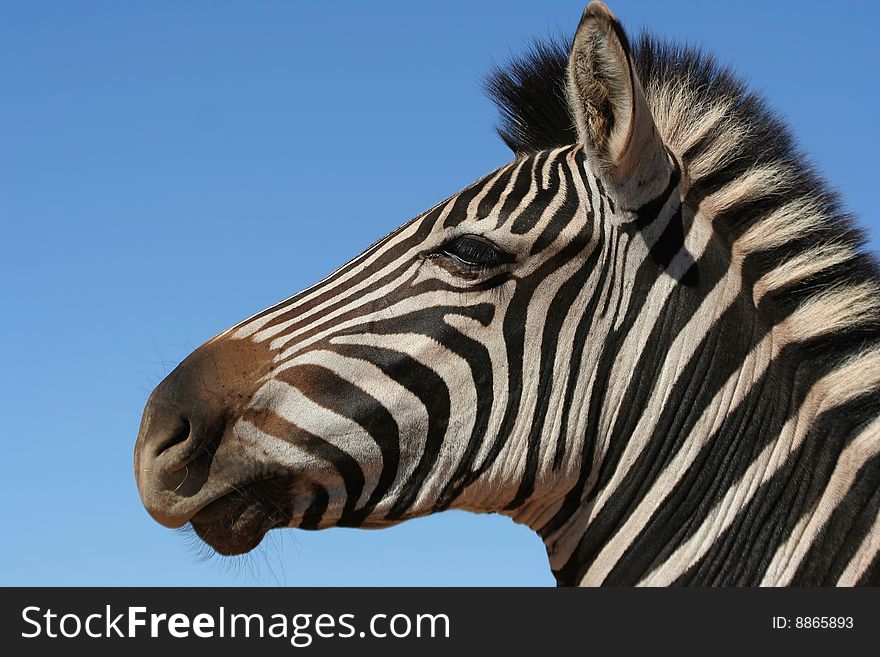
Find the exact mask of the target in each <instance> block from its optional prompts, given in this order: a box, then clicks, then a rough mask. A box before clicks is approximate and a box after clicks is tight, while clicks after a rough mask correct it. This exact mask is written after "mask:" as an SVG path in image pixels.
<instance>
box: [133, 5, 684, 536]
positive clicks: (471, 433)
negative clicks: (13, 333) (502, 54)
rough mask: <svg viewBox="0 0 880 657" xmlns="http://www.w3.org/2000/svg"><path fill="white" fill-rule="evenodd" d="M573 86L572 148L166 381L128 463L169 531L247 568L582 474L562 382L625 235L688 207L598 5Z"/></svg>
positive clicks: (528, 159) (525, 160)
mask: <svg viewBox="0 0 880 657" xmlns="http://www.w3.org/2000/svg"><path fill="white" fill-rule="evenodd" d="M567 81H568V88H567V94H568V99H569V102H570V112H571V115H572V116H574V117H575V120H576V125H577V137H578V138H579V139H578V141H579V144H578V145H575V144H574V143H571V144H563V145H560V146H559V147H558V148H554V149H550V150H547V149H544V150H538V151H535V152H528V151H525V152H521V153H520V154H519V156H518V157H517V158H516V159H515V160H514V161H513V162H511V163H510V164H508V165H506V166H504V167H502V168H500V169H498V170H497V171H495V172H493V173H491V174H489V175H488V176H486V177H485V178H483V179H482V180H480V181H478V182H476V183H474V184H472V185H471V186H469V187H468V188H466V189H464V190H463V191H461V192H460V193H458V194H456V195H454V196H453V197H451V198H450V199H448V200H446V201H444V202H442V203H440V204H438V205H437V206H435V207H434V208H432V209H431V210H429V211H428V212H426V213H424V214H422V215H420V216H418V217H416V218H415V219H413V220H412V221H410V222H408V223H406V224H404V225H403V226H401V227H400V228H399V229H397V230H396V231H394V232H393V233H392V234H390V235H388V236H387V237H385V238H384V239H382V240H380V241H379V242H377V243H376V244H375V245H373V246H372V247H370V248H369V249H367V250H366V251H365V252H364V253H362V254H361V255H360V256H358V257H356V258H355V259H354V260H352V261H351V262H349V263H348V264H346V265H344V266H343V267H342V268H340V269H339V270H338V271H336V272H335V273H333V274H332V275H330V276H329V277H327V278H326V279H324V280H323V281H321V282H319V283H317V284H316V285H314V286H312V287H310V288H308V289H306V290H305V291H303V292H300V293H299V294H297V295H295V296H293V297H291V298H290V299H288V300H286V301H283V302H281V303H279V304H277V305H276V306H274V307H272V308H269V309H268V310H265V311H263V312H261V313H259V314H257V315H256V316H254V317H252V318H250V319H248V320H246V321H244V322H242V323H241V324H239V325H237V326H235V327H233V328H231V329H229V330H227V331H226V332H224V333H222V334H221V335H219V336H218V337H216V338H214V339H213V340H211V341H209V342H208V343H207V344H205V345H203V346H201V347H200V348H198V349H197V350H196V351H195V352H194V353H192V354H191V355H190V356H189V357H188V358H186V359H185V360H184V361H183V362H182V363H181V364H180V365H179V366H178V367H177V368H176V369H175V370H174V371H173V372H172V373H171V374H170V375H169V376H168V377H167V378H166V379H165V380H164V381H162V382H161V384H160V385H159V386H158V387H157V388H156V389H155V391H154V392H153V393H152V395H151V397H150V399H149V402H148V404H147V407H146V410H145V412H144V418H143V422H142V425H141V430H140V435H139V437H138V441H137V446H136V451H135V471H136V475H137V481H138V486H139V489H140V493H141V496H142V499H143V502H144V504H145V505H146V508H147V509H148V510H149V512H150V513H151V514H152V515H153V517H154V518H155V519H156V520H158V521H159V522H160V523H162V524H164V525H167V526H171V527H175V526H180V525H183V524H185V523H192V525H193V527H194V528H195V530H196V532H197V533H198V534H199V536H201V537H202V538H203V539H204V540H205V541H206V542H208V543H209V544H211V545H212V546H213V547H214V548H215V549H216V550H218V551H219V552H221V553H238V552H244V551H247V550H249V549H251V548H252V547H254V546H255V545H256V544H257V543H258V542H259V541H260V539H261V538H262V537H263V535H264V534H265V532H266V531H267V530H268V529H270V528H273V527H278V526H295V527H305V528H319V527H327V526H331V525H342V526H364V527H367V526H369V527H378V526H384V525H388V524H392V523H395V522H398V521H401V520H404V519H407V518H411V517H415V516H421V515H424V514H428V513H431V512H435V511H439V510H442V509H446V508H463V509H469V510H473V511H479V512H491V511H503V510H505V509H507V510H511V511H514V510H517V509H521V508H522V507H523V505H524V503H526V502H527V501H531V500H539V501H546V500H549V499H552V497H553V495H554V494H557V493H556V491H557V490H558V489H559V488H560V486H563V485H564V484H565V483H566V479H571V478H572V477H576V471H577V467H578V466H579V463H578V458H577V456H576V455H574V454H572V453H570V452H571V450H567V449H565V445H564V440H565V438H564V437H563V433H564V431H565V429H567V427H563V426H561V424H560V423H561V421H562V419H563V418H564V417H565V416H566V415H568V414H571V413H572V409H579V408H580V407H581V405H582V402H583V400H582V399H581V398H580V397H581V396H582V394H583V391H582V390H580V389H578V388H577V387H576V386H574V385H569V386H565V385H562V384H563V383H565V380H566V378H567V377H568V370H569V367H570V363H571V362H572V361H573V360H577V359H579V358H581V357H582V356H583V353H582V349H580V348H579V347H581V346H582V344H583V342H584V341H588V340H601V338H598V337H596V336H597V333H598V332H599V331H600V330H603V329H602V326H600V325H605V324H608V323H609V322H610V321H611V318H612V317H613V314H614V313H613V308H614V307H616V306H619V305H621V304H622V303H623V304H625V300H622V297H625V296H626V295H627V294H628V290H627V286H626V284H625V282H624V273H623V272H622V271H616V268H617V267H618V266H619V265H622V263H623V262H624V261H625V260H626V258H625V257H624V256H623V252H624V251H625V250H626V249H627V248H630V249H632V250H645V249H646V246H645V245H644V244H642V245H641V246H637V245H630V246H629V247H627V245H625V244H624V242H626V243H628V242H629V239H628V237H627V235H628V234H630V233H632V232H633V231H638V226H639V225H640V224H645V223H646V222H647V223H650V222H652V221H653V220H655V219H656V218H658V217H660V216H661V215H663V214H664V213H667V214H674V213H675V212H676V211H677V210H678V208H679V207H680V204H679V194H678V187H677V184H678V175H677V171H678V170H677V165H676V163H675V161H674V159H673V158H672V157H671V156H670V155H669V154H668V152H667V151H666V149H665V147H664V144H663V142H662V141H661V139H660V138H659V136H658V133H657V131H656V129H655V127H654V123H653V120H652V117H651V112H650V111H649V109H648V107H647V104H646V101H645V98H644V94H643V91H642V89H641V86H640V83H639V80H638V78H637V77H636V75H635V73H634V70H633V67H632V64H631V62H630V54H629V47H628V44H627V40H626V37H625V36H624V34H623V32H622V30H621V29H620V27H619V25H618V23H617V22H616V21H615V19H614V18H613V17H612V15H611V14H610V13H609V12H608V11H607V9H605V7H604V6H603V5H601V4H598V3H594V4H592V5H590V7H589V8H588V9H587V11H586V12H585V13H584V17H583V20H582V22H581V25H580V28H579V30H578V32H577V36H576V38H575V40H574V46H573V48H572V50H571V57H570V65H569V71H568V78H567ZM572 142H574V140H572ZM631 229H632V230H631ZM615 233H617V234H615ZM672 255H675V254H674V253H673V254H672ZM660 273H662V271H659V270H658V274H660ZM682 273H683V270H682ZM605 328H607V326H606V327H605ZM542 336H543V341H542ZM535 345H541V347H540V348H538V349H536V348H535ZM590 366H591V363H589V362H583V363H582V368H584V369H589V368H590ZM574 383H575V377H572V384H574ZM563 404H566V405H567V407H566V408H565V409H563ZM551 433H552V434H554V436H558V439H557V442H556V443H555V444H551V445H549V446H546V449H551V450H555V453H554V454H550V455H549V456H550V458H549V459H547V458H546V457H547V454H544V453H540V454H539V453H538V451H537V450H535V449H534V447H531V448H530V444H531V443H534V442H535V441H537V440H538V439H539V438H542V439H543V438H544V436H545V435H547V434H551ZM569 440H571V438H569ZM539 461H541V463H539Z"/></svg>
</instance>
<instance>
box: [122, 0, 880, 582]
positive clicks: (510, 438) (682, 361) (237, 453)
mask: <svg viewBox="0 0 880 657" xmlns="http://www.w3.org/2000/svg"><path fill="white" fill-rule="evenodd" d="M487 89H488V92H489V95H490V96H491V97H492V99H493V100H494V101H495V102H496V104H497V105H498V107H499V110H500V114H501V122H500V125H499V128H498V132H499V134H500V136H501V138H502V139H503V141H504V142H505V143H506V144H507V145H508V146H509V147H510V149H511V150H512V151H513V153H514V159H513V160H512V161H511V162H510V163H508V164H506V165H505V166H502V167H501V168H499V169H497V170H496V171H494V172H492V173H490V174H488V175H487V176H485V177H484V178H482V179H480V180H478V181H477V182H475V183H473V184H472V185H470V186H468V187H466V188H465V189H463V190H462V191H460V192H458V193H456V194H454V195H453V196H452V197H450V198H449V199H447V200H445V201H442V202H441V203H439V204H437V205H436V206H434V207H433V208H431V209H429V210H427V211H426V212H424V213H423V214H421V215H419V216H417V217H416V218H414V219H412V220H411V221H409V222H407V223H405V224H403V225H402V226H401V227H399V228H398V229H396V230H394V231H393V232H392V233H390V234H389V235H387V236H386V237H384V238H382V239H380V240H379V241H378V242H376V243H375V244H373V245H372V246H370V247H369V248H367V249H366V250H365V251H364V252H363V253H362V254H361V255H359V256H357V257H355V258H354V259H353V260H351V261H350V262H349V263H347V264H345V265H344V266H342V267H341V268H340V269H338V270H337V271H335V272H334V273H333V274H331V275H329V276H328V277H326V278H325V279H323V280H321V281H319V282H318V283H316V284H315V285H313V286H312V287H309V288H307V289H306V290H304V291H302V292H300V293H298V294H296V295H294V296H292V297H290V298H289V299H287V300H285V301H282V302H280V303H278V304H276V305H274V306H272V307H270V308H268V309H267V310H264V311H262V312H260V313H258V314H256V315H254V316H252V317H250V318H249V319H246V320H244V321H243V322H241V323H239V324H237V325H235V326H233V327H232V328H230V329H228V330H226V331H224V332H223V333H220V334H219V335H218V336H216V337H215V338H213V339H211V340H210V341H208V342H207V343H205V344H204V345H202V346H201V347H199V348H198V349H196V350H195V351H194V352H193V353H192V354H190V355H189V356H188V357H187V358H186V359H185V360H184V361H183V362H182V363H181V364H180V365H179V366H178V367H177V368H176V369H175V370H174V371H173V372H172V373H171V374H170V375H168V377H166V378H165V379H164V380H163V381H162V382H161V383H160V384H159V385H158V386H157V387H156V388H155V390H154V391H153V392H152V394H151V395H150V397H149V400H148V401H147V404H146V408H145V410H144V415H143V419H142V422H141V426H140V430H139V433H138V437H137V441H136V445H135V454H134V470H135V476H136V480H137V485H138V489H139V492H140V496H141V499H142V502H143V504H144V506H145V508H146V509H147V511H148V512H149V513H150V515H152V517H153V518H154V519H155V520H156V521H158V522H159V523H160V524H162V525H165V526H168V527H180V526H183V525H186V524H187V523H189V524H190V525H192V527H193V529H194V530H195V532H196V534H197V535H198V536H199V537H200V538H201V539H202V540H203V541H205V542H206V543H207V544H208V545H210V546H211V547H212V548H213V549H214V550H216V551H217V552H218V553H220V554H224V555H230V554H239V553H244V552H247V551H249V550H251V549H253V548H254V547H255V546H256V545H258V544H259V543H260V541H261V540H262V538H263V537H264V536H265V534H266V533H267V532H268V531H269V530H270V529H274V528H281V527H298V528H303V529H322V528H326V527H332V526H342V527H364V528H380V527H386V526H389V525H394V524H396V523H399V522H402V521H405V520H407V519H410V518H415V517H419V516H424V515H427V514H431V513H436V512H440V511H444V510H447V509H462V510H467V511H471V512H475V513H501V514H505V515H507V516H509V517H511V518H512V519H513V520H514V521H516V522H518V523H522V524H525V525H527V526H528V527H530V528H531V529H533V530H534V531H535V532H537V533H538V534H539V535H540V537H541V539H542V540H543V542H544V544H545V546H546V550H547V555H548V559H549V565H550V568H551V570H552V572H553V574H554V576H555V578H556V581H557V583H558V584H559V585H560V586H576V585H582V586H593V585H647V586H661V585H748V586H753V585H773V586H786V585H846V586H849V585H866V584H867V585H877V584H880V557H878V554H880V392H878V391H880V295H878V285H880V275H878V269H877V264H876V261H875V259H874V258H873V256H872V255H871V254H870V253H869V252H868V251H867V250H866V249H865V247H864V238H863V236H862V234H861V233H860V231H859V230H858V228H857V227H856V226H855V225H854V223H853V221H852V220H851V219H850V218H849V217H848V215H846V213H845V211H844V210H843V208H842V204H841V202H840V200H839V198H838V197H837V195H836V194H835V193H834V192H832V191H831V190H830V188H829V187H828V185H827V184H826V183H825V182H824V181H823V180H822V178H821V177H820V176H819V174H818V173H817V172H816V170H815V169H814V168H813V167H812V166H811V165H810V164H809V163H807V162H806V160H805V158H804V157H803V156H802V155H801V154H800V153H799V152H798V151H797V149H796V147H795V146H794V142H793V139H792V138H791V136H790V135H789V132H788V129H787V127H786V126H785V125H784V124H783V123H782V122H781V120H780V119H778V118H777V117H776V116H775V115H774V114H773V112H772V111H771V110H770V109H768V107H767V106H766V104H765V103H764V101H763V100H762V99H761V98H760V97H759V96H758V95H756V94H755V93H753V92H751V91H749V90H748V89H747V87H746V86H745V84H744V83H743V82H741V81H740V80H739V79H738V78H737V77H736V75H734V74H733V73H732V72H731V71H729V70H728V69H725V68H721V67H719V66H718V65H717V64H716V63H715V61H714V59H713V58H712V57H711V56H709V55H706V54H705V53H703V52H701V51H699V50H695V49H691V48H686V47H679V46H676V45H672V44H668V43H665V42H662V41H660V40H658V39H657V38H655V37H653V36H651V35H649V34H643V35H642V36H641V37H640V38H639V39H638V40H637V41H635V42H634V45H631V43H630V40H629V37H628V36H627V34H626V32H625V31H624V29H623V27H622V26H621V24H620V23H619V21H618V20H617V19H616V18H615V17H614V15H613V14H612V13H611V12H610V10H609V9H608V8H607V7H606V6H605V5H604V4H602V3H601V2H596V1H594V2H591V3H590V4H589V5H588V6H587V8H586V9H585V11H584V13H583V16H582V18H581V21H580V23H579V25H578V27H577V30H576V32H575V35H574V37H573V38H572V39H571V40H569V41H565V42H561V41H558V40H556V41H554V40H550V41H544V42H537V43H536V45H535V46H534V48H533V49H532V50H530V51H529V52H527V53H525V54H524V55H522V56H520V57H519V58H516V59H514V60H513V61H512V62H511V64H510V65H509V66H508V67H507V68H498V69H496V70H495V71H494V72H493V73H492V75H491V77H490V78H489V80H488V83H487Z"/></svg>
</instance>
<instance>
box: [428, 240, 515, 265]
mask: <svg viewBox="0 0 880 657" xmlns="http://www.w3.org/2000/svg"><path fill="white" fill-rule="evenodd" d="M435 255H443V256H446V257H448V258H452V259H453V260H455V261H456V263H457V264H459V265H463V266H465V267H470V268H471V269H487V268H490V267H497V266H498V265H503V264H505V263H508V262H511V261H512V260H513V257H512V256H510V255H509V254H507V253H505V252H504V251H502V250H501V249H499V248H498V247H497V246H495V245H494V244H492V242H490V241H489V240H487V239H485V238H483V237H477V236H476V235H462V236H461V237H457V238H455V239H454V240H452V241H450V242H447V243H446V244H444V245H443V246H441V247H440V248H439V249H437V251H435Z"/></svg>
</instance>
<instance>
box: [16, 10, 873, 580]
mask: <svg viewBox="0 0 880 657" xmlns="http://www.w3.org/2000/svg"><path fill="white" fill-rule="evenodd" d="M548 5H549V6H548ZM830 7H831V5H829V4H828V3H819V2H816V3H809V2H807V3H804V2H772V3H766V2H745V1H743V2H738V3H706V2H684V1H681V2H674V1H667V2H662V3H659V2H650V1H644V2H634V1H631V0H630V1H626V0H621V1H618V2H613V3H612V9H613V10H614V11H615V12H616V13H617V15H618V16H619V17H620V18H621V20H622V21H623V23H624V25H625V26H626V27H627V28H628V29H629V30H630V32H631V33H632V32H634V31H637V30H638V29H640V28H642V27H649V28H650V29H651V30H653V31H655V32H656V33H658V34H660V35H663V36H666V37H669V38H673V39H676V40H687V41H689V42H691V43H694V44H701V45H704V46H706V47H707V48H709V49H711V50H712V51H714V52H715V53H716V54H717V55H718V57H719V59H720V60H721V61H722V62H727V63H731V64H733V65H734V66H735V68H736V69H737V70H739V71H740V72H741V73H742V74H743V75H744V76H745V77H746V78H747V79H748V80H749V81H750V83H751V84H752V86H753V87H754V88H756V89H759V90H761V91H762V92H764V93H765V95H766V96H767V97H768V98H769V100H770V102H771V104H772V106H773V107H775V108H776V109H777V110H778V111H779V112H780V113H781V114H782V115H783V116H785V117H786V118H787V119H788V120H789V122H790V124H791V125H792V128H793V130H794V132H795V134H796V135H797V136H798V139H799V141H800V144H801V146H802V147H803V149H804V150H805V151H806V152H807V153H808V154H809V156H810V157H811V159H812V160H813V161H814V162H815V163H816V164H817V165H818V166H819V168H820V170H822V171H823V172H824V173H825V174H826V175H827V177H828V178H829V179H830V180H831V182H832V183H833V184H834V185H835V186H836V187H837V188H838V189H839V190H840V191H841V192H842V194H843V196H844V199H845V200H846V203H847V206H848V207H849V209H850V210H851V211H853V212H854V213H856V214H858V215H860V217H861V219H862V224H863V225H864V226H866V227H867V229H868V231H869V235H870V237H871V239H872V246H873V247H874V248H877V246H878V244H880V241H878V240H880V221H878V213H877V211H876V210H875V209H874V203H875V201H874V199H873V198H872V195H873V194H875V192H876V179H877V166H876V163H875V162H876V152H877V151H878V148H880V139H878V127H877V121H876V118H875V117H876V114H877V100H878V91H877V89H878V88H880V80H878V72H877V64H878V62H880V47H878V40H877V38H876V34H875V28H876V25H877V22H878V18H880V16H878V9H877V8H876V7H877V5H876V3H866V2H865V3H863V2H847V3H834V5H833V7H834V9H833V11H832V10H831V9H830ZM582 9H583V2H581V1H578V2H570V1H565V2H554V3H543V2H541V3H536V2H530V3H527V2H521V1H514V2H511V1H506V2H503V3H502V2H497V3H488V2H486V3H464V2H456V3H452V2H418V3H415V2H403V1H400V2H393V3H391V2H383V3H361V2H322V3H308V4H307V3H304V2H303V3H294V2H260V3H245V2H238V3H231V2H186V3H178V2H174V3H172V2H150V3H146V2H140V3H135V2H126V3H119V2H81V3H71V2H16V3H9V2H3V3H0V98H2V100H0V221H2V232H3V237H4V239H3V242H2V252H3V257H2V259H0V268H2V272H0V273H2V279H0V280H2V281H3V283H2V286H3V302H4V307H5V311H4V321H3V323H2V326H0V332H2V333H0V350H2V354H0V356H2V362H3V376H2V378H0V412H2V417H3V422H2V425H0V426H2V429H0V431H2V434H0V436H2V444H3V450H4V459H3V464H4V467H3V478H2V480H0V487H2V488H0V492H2V499H3V500H5V503H6V506H5V509H4V515H5V517H4V538H5V540H3V541H0V584H33V585H42V584H60V585H66V584H104V585H153V584H156V585H160V584H167V585H213V584H270V585H271V584H287V585H300V584H312V585H325V584H326V585H333V584H355V585H358V584H402V585H406V584H419V585H421V584H440V585H445V584H518V585H549V584H552V577H551V576H550V573H549V569H548V567H547V564H546V558H545V556H544V550H543V546H542V544H541V543H540V541H539V540H538V538H537V536H536V535H534V534H532V533H531V532H530V531H529V530H527V529H525V528H523V527H519V526H516V525H514V524H513V523H512V522H511V521H510V520H508V519H506V518H502V517H499V516H473V515H468V514H464V513H447V514H442V515H439V516H436V517H433V518H428V519H424V520H419V521H412V522H409V523H405V524H403V525H401V526H398V527H396V528H393V529H388V530H382V531H369V532H368V531H358V530H328V531H323V532H310V533H307V532H298V531H297V532H294V531H290V530H287V531H283V532H274V533H273V534H274V535H273V536H271V537H270V539H268V540H267V541H265V542H264V546H263V547H261V548H260V549H259V551H258V553H256V554H255V555H252V556H250V557H249V558H247V559H244V560H242V559H237V560H233V561H231V562H229V561H223V560H220V559H219V558H210V559H207V560H205V559H201V558H200V556H199V551H198V550H197V549H195V548H193V547H192V545H191V543H192V541H191V540H189V539H188V538H187V537H186V536H185V535H182V534H181V533H180V532H175V531H171V530H166V529H163V528H161V527H159V526H158V525H157V524H155V523H154V522H153V521H152V520H151V519H150V518H149V517H148V516H147V514H146V512H145V511H144V510H143V508H142V507H141V504H140V501H139V499H138V495H137V491H136V489H135V485H134V478H133V475H132V470H131V459H132V448H133V444H134V439H135V435H136V432H137V427H138V423H139V421H140V415H141V411H142V409H143V405H144V402H145V401H146V397H147V395H148V393H149V391H150V390H151V389H152V388H153V386H154V385H155V384H156V383H158V382H159V380H161V378H162V377H163V375H164V374H165V373H166V372H168V371H170V370H171V369H172V368H173V367H174V366H175V365H176V364H177V363H178V362H179V361H180V360H181V359H182V358H183V357H184V356H186V354H187V353H189V351H190V350H191V349H193V348H195V347H197V346H198V345H199V344H201V343H202V342H204V341H205V340H206V339H208V338H210V337H211V336H213V335H214V334H216V333H218V332H219V331H221V330H223V329H225V328H227V327H228V326H230V325H232V324H233V323H236V322H238V321H239V320H241V319H243V318H244V317H246V316H249V315H251V314H253V313H254V312H256V311H258V310H261V309H262V308H264V307H266V306H268V305H270V304H271V303H273V302H275V301H277V300H279V299H282V298H284V297H287V296H289V295H290V294H291V293H293V292H295V291H297V290H299V289H302V288H303V287H305V286H307V285H308V284H310V283H311V282H313V281H315V280H317V279H319V278H321V277H323V276H324V275H326V274H327V273H329V272H330V271H332V270H333V269H335V268H336V267H337V266H338V265H340V264H342V263H344V262H345V261H346V260H348V259H349V258H350V257H352V256H353V255H355V254H356V253H358V252H359V251H360V250H361V249H363V248H364V247H366V246H367V245H368V244H370V243H372V242H373V241H374V240H375V239H376V238H377V237H379V236H381V235H383V234H385V233H386V232H387V231H389V230H390V229H392V228H394V227H396V226H398V225H399V224H401V223H403V222H404V221H405V220H407V219H408V218H410V217H412V216H414V215H416V214H418V213H419V212H420V211H421V210H424V209H426V208H428V207H430V206H432V205H433V204H435V203H436V202H437V201H439V200H440V199H442V198H444V197H446V196H447V195H449V194H451V193H453V192H454V191H456V190H457V189H459V188H461V187H463V186H464V185H466V184H467V183H469V182H471V181H472V180H474V179H475V178H478V177H479V176H481V175H483V174H484V173H487V172H488V171H490V170H492V169H494V168H496V167H497V166H499V165H501V164H503V163H504V162H506V161H508V160H509V159H510V155H509V153H508V152H507V151H506V149H505V148H504V146H503V145H502V144H501V142H500V141H499V140H498V139H497V138H496V137H495V135H494V133H493V130H492V125H493V123H494V121H495V112H494V109H493V107H492V106H491V105H490V103H489V102H488V101H487V100H486V99H485V98H484V97H483V95H482V93H481V91H480V81H481V79H482V76H483V75H484V73H485V72H486V70H488V68H489V67H490V66H491V65H492V64H493V62H503V61H504V60H506V59H507V57H508V56H509V55H511V54H513V53H516V52H518V51H520V50H521V49H522V48H523V47H524V45H525V44H526V43H527V42H528V40H529V39H530V38H531V37H533V36H540V35H546V34H551V33H557V32H564V33H569V32H571V31H573V29H574V28H575V27H576V25H577V22H578V20H579V18H580V13H581V11H582Z"/></svg>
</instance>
